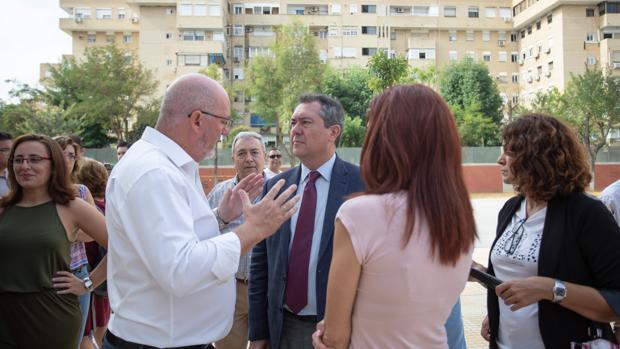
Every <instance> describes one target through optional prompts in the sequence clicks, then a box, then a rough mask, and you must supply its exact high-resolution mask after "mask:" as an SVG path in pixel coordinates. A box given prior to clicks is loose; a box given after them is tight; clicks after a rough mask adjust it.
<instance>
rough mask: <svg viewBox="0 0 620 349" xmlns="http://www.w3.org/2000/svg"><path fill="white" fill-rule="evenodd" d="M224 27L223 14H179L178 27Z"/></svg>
mask: <svg viewBox="0 0 620 349" xmlns="http://www.w3.org/2000/svg"><path fill="white" fill-rule="evenodd" d="M223 27H224V17H223V16H177V28H179V29H183V28H188V29H195V28H213V29H221V28H223Z"/></svg>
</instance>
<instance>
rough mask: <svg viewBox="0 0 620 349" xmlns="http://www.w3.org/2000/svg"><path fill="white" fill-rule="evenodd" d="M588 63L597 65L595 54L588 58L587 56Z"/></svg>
mask: <svg viewBox="0 0 620 349" xmlns="http://www.w3.org/2000/svg"><path fill="white" fill-rule="evenodd" d="M586 64H587V65H595V64H596V58H595V57H593V56H589V57H588V58H586Z"/></svg>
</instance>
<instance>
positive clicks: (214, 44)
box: [177, 40, 226, 53]
mask: <svg viewBox="0 0 620 349" xmlns="http://www.w3.org/2000/svg"><path fill="white" fill-rule="evenodd" d="M177 48H178V50H179V52H184V53H191V52H208V53H225V52H226V45H225V43H224V42H222V41H190V40H187V41H185V40H181V41H179V42H178V43H177Z"/></svg>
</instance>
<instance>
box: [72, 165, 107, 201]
mask: <svg viewBox="0 0 620 349" xmlns="http://www.w3.org/2000/svg"><path fill="white" fill-rule="evenodd" d="M78 180H79V181H80V183H82V184H84V185H85V186H86V187H88V189H89V190H90V192H91V194H92V195H93V197H95V198H103V197H104V196H105V186H106V184H107V182H108V171H107V170H106V168H105V166H104V165H103V164H102V163H100V162H99V161H97V160H93V159H86V160H84V162H83V163H82V166H81V167H80V172H79V173H78Z"/></svg>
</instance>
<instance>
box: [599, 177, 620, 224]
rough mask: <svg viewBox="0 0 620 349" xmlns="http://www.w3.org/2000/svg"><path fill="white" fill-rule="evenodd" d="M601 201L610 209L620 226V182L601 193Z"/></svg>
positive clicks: (614, 183)
mask: <svg viewBox="0 0 620 349" xmlns="http://www.w3.org/2000/svg"><path fill="white" fill-rule="evenodd" d="M601 201H603V203H604V204H605V206H607V208H609V211H611V214H612V215H614V218H615V219H616V222H617V223H618V225H620V180H617V181H615V182H613V183H612V184H610V185H609V186H608V187H607V188H605V189H603V191H602V192H601Z"/></svg>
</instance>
